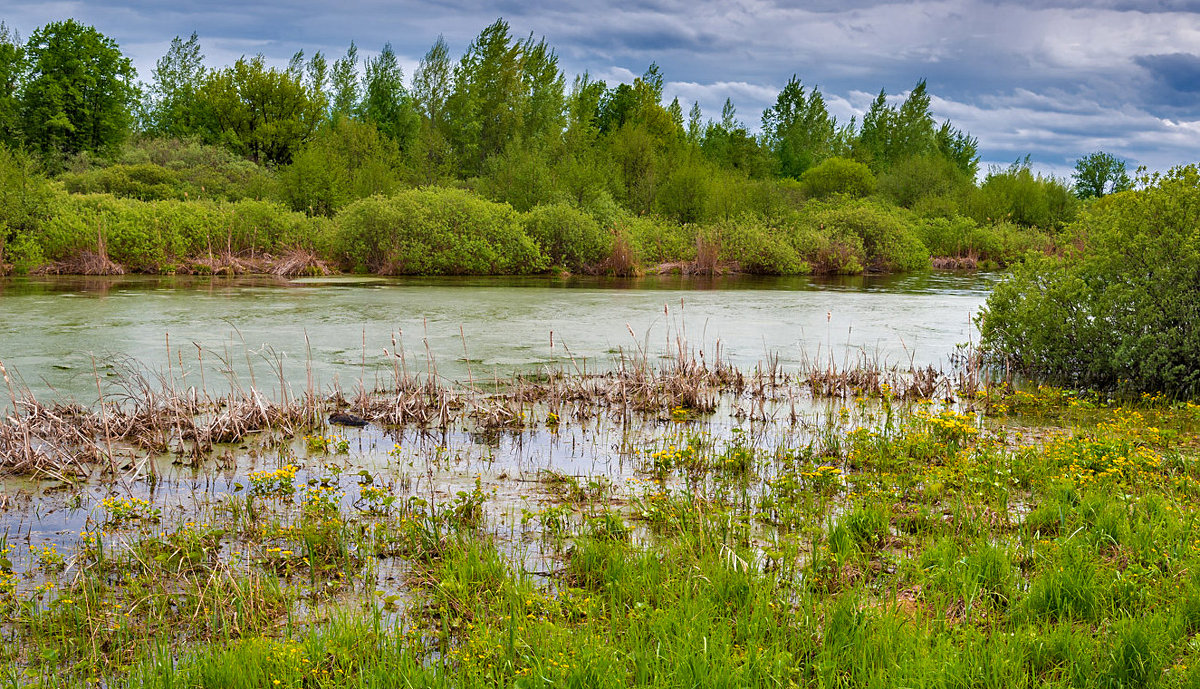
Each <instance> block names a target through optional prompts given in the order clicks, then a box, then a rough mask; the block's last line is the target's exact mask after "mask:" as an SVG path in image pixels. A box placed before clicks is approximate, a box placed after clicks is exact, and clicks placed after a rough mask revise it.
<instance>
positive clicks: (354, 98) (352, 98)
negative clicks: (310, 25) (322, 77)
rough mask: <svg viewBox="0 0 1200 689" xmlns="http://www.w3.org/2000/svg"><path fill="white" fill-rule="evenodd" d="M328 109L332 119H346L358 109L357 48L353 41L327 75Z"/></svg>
mask: <svg viewBox="0 0 1200 689" xmlns="http://www.w3.org/2000/svg"><path fill="white" fill-rule="evenodd" d="M329 88H330V91H331V96H332V97H331V98H330V108H331V110H332V112H331V114H332V115H333V117H334V118H335V119H336V118H339V117H348V116H349V115H350V114H351V113H353V112H354V111H355V110H356V109H357V108H358V47H357V46H356V45H354V41H351V42H350V47H349V48H347V49H346V54H345V55H344V56H342V57H340V58H338V59H337V60H335V61H334V63H333V70H332V71H331V72H330V74H329Z"/></svg>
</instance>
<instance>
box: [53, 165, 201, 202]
mask: <svg viewBox="0 0 1200 689" xmlns="http://www.w3.org/2000/svg"><path fill="white" fill-rule="evenodd" d="M59 181H61V182H62V183H63V186H64V187H65V188H66V190H67V191H69V192H71V193H73V194H112V195H113V196H120V197H123V198H131V199H140V200H142V201H158V200H163V199H179V200H182V199H184V198H185V194H186V191H187V189H188V188H189V187H188V185H186V184H184V183H183V181H182V180H180V179H179V176H178V175H177V174H176V173H175V172H174V171H172V170H169V169H167V168H165V167H160V166H158V165H154V164H152V163H139V164H137V165H113V166H111V167H106V168H95V169H92V170H89V171H87V172H65V173H63V174H62V175H60V176H59Z"/></svg>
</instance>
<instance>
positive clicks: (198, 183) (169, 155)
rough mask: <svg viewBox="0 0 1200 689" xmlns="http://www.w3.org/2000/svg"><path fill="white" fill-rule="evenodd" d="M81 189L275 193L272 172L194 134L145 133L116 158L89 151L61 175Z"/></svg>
mask: <svg viewBox="0 0 1200 689" xmlns="http://www.w3.org/2000/svg"><path fill="white" fill-rule="evenodd" d="M59 180H60V181H61V182H62V183H63V186H64V187H65V188H66V189H67V191H70V192H72V193H76V194H112V195H113V196H120V197H125V198H134V199H140V200H143V201H152V200H166V199H174V200H184V199H187V200H196V199H214V200H222V199H223V200H228V201H236V200H239V199H246V198H271V197H273V196H275V194H276V193H277V191H276V187H275V181H274V179H273V176H272V175H271V173H270V172H269V171H268V170H266V169H264V168H262V167H259V166H258V165H255V164H254V163H252V162H250V161H248V160H243V159H242V158H240V157H238V156H236V155H234V154H232V153H230V152H229V151H227V150H225V149H224V148H221V147H218V146H209V145H206V144H202V143H200V142H198V141H196V140H193V139H166V138H160V139H140V140H137V141H133V142H129V143H126V144H125V146H124V147H123V148H122V150H121V152H120V154H119V155H118V156H117V158H116V160H115V161H112V163H111V164H109V163H107V162H105V161H96V160H94V159H92V158H89V157H87V156H81V157H80V158H78V159H77V160H76V161H75V163H74V165H73V166H72V168H71V169H70V170H68V171H66V172H64V173H63V174H62V175H60V176H59Z"/></svg>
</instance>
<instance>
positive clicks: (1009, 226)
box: [916, 215, 1055, 265]
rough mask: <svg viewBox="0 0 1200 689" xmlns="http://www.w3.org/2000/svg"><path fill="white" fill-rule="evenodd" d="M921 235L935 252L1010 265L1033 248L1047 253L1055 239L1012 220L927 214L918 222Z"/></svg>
mask: <svg viewBox="0 0 1200 689" xmlns="http://www.w3.org/2000/svg"><path fill="white" fill-rule="evenodd" d="M916 232H917V237H918V238H919V239H920V240H921V242H922V243H923V244H924V245H925V246H926V247H927V248H928V249H929V252H930V253H931V254H932V255H934V256H955V257H963V258H973V259H978V260H979V261H982V262H984V263H985V264H986V263H994V264H998V265H1006V264H1008V263H1012V262H1014V261H1016V260H1018V259H1020V258H1022V257H1024V256H1025V255H1026V254H1028V253H1030V252H1040V253H1047V252H1049V251H1050V250H1052V249H1053V248H1054V245H1055V243H1054V239H1053V238H1052V237H1051V236H1049V235H1047V234H1045V233H1042V232H1038V231H1036V230H1033V229H1029V228H1022V227H1019V226H1017V225H1015V224H1013V223H1011V222H999V223H991V224H986V225H979V224H977V223H976V222H975V221H974V220H972V219H970V218H964V217H962V216H960V215H954V216H951V217H948V218H943V217H937V218H924V219H921V220H918V221H917V223H916Z"/></svg>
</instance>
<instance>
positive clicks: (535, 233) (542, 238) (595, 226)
mask: <svg viewBox="0 0 1200 689" xmlns="http://www.w3.org/2000/svg"><path fill="white" fill-rule="evenodd" d="M522 220H523V224H524V227H525V233H526V234H528V235H529V236H530V237H531V238H532V239H533V240H534V241H535V242H537V243H538V246H540V247H541V249H542V252H543V253H544V254H545V255H546V257H547V258H548V259H549V260H550V263H552V264H553V265H558V266H564V267H567V268H570V269H572V270H579V269H582V268H586V267H591V266H596V265H598V264H599V263H600V262H601V261H603V260H604V259H605V257H606V256H608V254H609V252H610V251H611V250H612V242H613V238H612V235H611V234H610V233H608V232H606V231H604V230H603V229H601V227H600V225H599V223H597V222H596V221H595V220H593V219H592V217H591V216H589V215H588V214H586V213H584V212H583V211H580V210H578V209H576V208H572V207H571V206H569V205H567V204H565V203H556V204H553V205H549V206H538V207H537V208H534V209H533V210H532V211H530V212H529V213H527V214H526V215H525V217H524V218H523V219H522Z"/></svg>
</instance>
